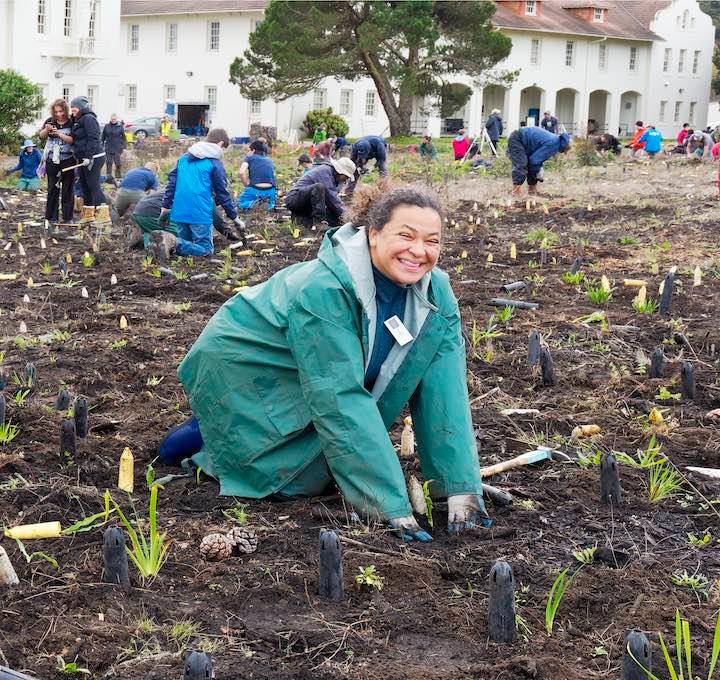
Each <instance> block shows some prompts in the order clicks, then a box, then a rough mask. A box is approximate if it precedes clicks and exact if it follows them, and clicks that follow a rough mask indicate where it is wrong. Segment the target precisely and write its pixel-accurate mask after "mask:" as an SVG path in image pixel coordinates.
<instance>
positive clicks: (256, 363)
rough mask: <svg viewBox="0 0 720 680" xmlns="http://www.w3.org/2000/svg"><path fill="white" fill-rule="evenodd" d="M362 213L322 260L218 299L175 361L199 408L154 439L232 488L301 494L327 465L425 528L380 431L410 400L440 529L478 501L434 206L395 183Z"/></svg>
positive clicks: (350, 487)
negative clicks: (440, 511) (442, 510)
mask: <svg viewBox="0 0 720 680" xmlns="http://www.w3.org/2000/svg"><path fill="white" fill-rule="evenodd" d="M367 225H368V226H367V227H360V228H356V227H354V226H353V225H352V224H345V225H344V226H342V227H340V228H339V229H335V230H331V231H329V232H328V233H327V234H326V236H325V238H324V240H323V243H322V245H321V248H320V251H319V255H318V258H317V259H316V260H313V261H310V262H303V263H300V264H295V265H292V266H290V267H287V268H286V269H283V270H282V271H280V272H278V273H277V274H275V275H274V276H273V277H272V278H270V279H269V280H268V281H265V282H264V283H262V284H260V285H257V286H253V287H252V288H249V289H247V290H245V291H243V292H242V293H240V294H238V295H236V296H235V297H234V298H232V299H231V300H229V301H228V302H226V303H225V304H224V305H223V306H222V307H221V308H220V310H219V311H218V312H217V313H216V314H215V315H214V316H213V318H212V319H211V320H210V321H209V322H208V324H207V326H206V327H205V329H204V330H203V332H202V333H201V335H200V337H199V338H198V339H197V341H196V342H195V344H194V345H193V346H192V348H191V349H190V351H189V352H188V354H187V356H186V357H185V358H184V360H183V361H182V363H181V364H180V367H179V369H178V375H179V377H180V381H181V382H182V384H183V386H184V388H185V391H186V393H187V395H188V398H189V401H190V405H191V407H192V411H193V413H194V418H193V419H191V420H190V421H188V422H187V423H185V424H184V425H182V426H180V427H179V428H177V429H176V430H175V431H173V432H172V433H170V435H168V437H167V438H166V440H165V441H164V442H163V444H162V445H161V447H160V455H161V458H162V459H163V461H164V462H167V463H177V462H179V460H180V459H182V458H184V457H187V456H189V455H192V454H195V455H193V462H194V463H195V464H196V465H198V466H199V467H200V468H202V470H203V471H204V472H206V473H207V474H209V475H211V476H213V477H215V478H216V479H218V480H219V482H220V493H221V494H223V495H228V496H242V497H248V498H264V497H268V496H274V497H281V498H295V497H308V496H314V495H319V494H321V493H322V492H323V490H324V489H325V488H326V487H327V486H328V484H329V483H330V482H332V481H333V480H334V481H335V482H336V483H337V485H338V487H339V488H340V490H341V491H342V493H343V494H344V495H345V497H346V499H347V500H348V501H349V502H350V503H351V504H352V505H353V506H354V507H355V509H356V510H357V511H358V512H363V511H364V512H367V513H369V514H372V515H379V516H380V517H381V518H382V519H384V520H387V521H389V523H390V525H391V526H392V527H393V528H395V529H396V530H397V531H398V532H399V533H400V534H401V535H402V537H403V538H404V539H405V540H408V541H411V540H420V541H429V540H431V536H430V535H429V534H428V533H426V532H425V531H422V530H421V529H420V527H419V526H418V524H417V522H416V521H415V519H414V517H413V514H412V508H411V506H410V503H409V501H408V495H407V490H406V486H405V479H404V477H403V473H402V469H401V467H400V462H399V460H398V456H397V454H396V452H395V449H394V447H393V444H392V442H391V440H390V437H389V435H388V428H389V427H390V426H391V425H392V423H393V422H394V421H395V420H396V419H397V417H398V416H399V415H400V413H401V411H402V409H403V407H404V406H405V405H406V404H409V406H410V411H411V413H412V417H413V423H414V427H415V434H416V440H417V447H418V456H419V458H420V463H421V466H422V471H423V475H424V477H425V479H428V480H432V484H431V493H432V495H433V496H435V497H447V499H448V530H449V532H450V533H458V532H459V531H462V530H464V529H470V528H473V527H475V523H476V522H483V523H484V521H483V518H484V517H487V514H486V512H485V506H484V503H483V499H482V484H481V478H480V463H479V459H478V453H477V448H476V444H475V435H474V432H473V426H472V419H471V414H470V406H469V401H468V393H467V385H466V368H465V344H464V341H463V337H462V332H461V327H460V315H459V311H458V305H457V301H456V299H455V297H454V295H453V292H452V290H451V288H450V283H449V280H448V276H447V274H445V273H444V272H442V271H440V270H439V269H437V268H436V267H435V264H436V263H437V260H438V257H439V255H440V246H441V237H442V217H441V209H440V207H439V205H438V204H437V202H436V201H435V199H434V198H432V197H431V196H429V195H427V194H425V193H423V192H420V191H417V190H415V189H410V188H400V189H395V190H393V191H391V192H389V193H387V194H385V195H384V196H383V197H382V198H381V199H379V200H378V201H376V202H375V203H374V204H373V205H372V207H371V209H370V211H369V213H368V217H367Z"/></svg>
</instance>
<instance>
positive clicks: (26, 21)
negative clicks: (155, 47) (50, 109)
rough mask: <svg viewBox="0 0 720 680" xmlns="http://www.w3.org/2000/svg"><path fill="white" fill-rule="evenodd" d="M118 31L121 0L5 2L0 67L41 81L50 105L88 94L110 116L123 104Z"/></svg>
mask: <svg viewBox="0 0 720 680" xmlns="http://www.w3.org/2000/svg"><path fill="white" fill-rule="evenodd" d="M119 33H120V0H0V68H2V69H8V68H10V69H14V70H16V71H19V72H20V73H22V74H23V75H24V76H26V77H27V78H29V79H30V80H32V81H33V82H35V83H38V84H39V85H40V86H41V87H42V90H43V94H44V96H45V101H46V102H47V104H48V105H49V104H50V102H51V101H52V100H53V99H56V98H57V97H65V98H66V99H67V100H70V99H72V98H73V97H74V96H76V95H79V94H85V95H87V96H88V98H89V99H90V101H91V103H92V104H93V106H94V107H95V108H96V109H97V110H100V111H105V112H107V113H106V115H109V114H110V113H111V112H112V110H113V109H114V108H115V107H117V106H119V105H120V104H121V103H122V100H121V99H120V98H119V97H118V95H119V94H120V92H119V91H118V66H119V64H120V63H121V59H120V57H121V52H120V49H119V47H120V46H119V44H118V42H117V36H118V35H119ZM43 114H44V115H43V118H45V117H46V116H47V115H48V113H47V112H45V111H44V112H43Z"/></svg>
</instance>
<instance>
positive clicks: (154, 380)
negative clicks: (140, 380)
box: [145, 375, 165, 387]
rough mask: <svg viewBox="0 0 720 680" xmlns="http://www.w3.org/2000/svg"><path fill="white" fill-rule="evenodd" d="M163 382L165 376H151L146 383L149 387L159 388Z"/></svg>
mask: <svg viewBox="0 0 720 680" xmlns="http://www.w3.org/2000/svg"><path fill="white" fill-rule="evenodd" d="M163 380H165V376H162V377H160V376H157V375H151V376H150V377H149V378H148V379H147V381H146V383H145V384H146V385H147V386H148V387H157V386H158V385H159V384H160V383H161V382H162V381H163Z"/></svg>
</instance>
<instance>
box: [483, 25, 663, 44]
mask: <svg viewBox="0 0 720 680" xmlns="http://www.w3.org/2000/svg"><path fill="white" fill-rule="evenodd" d="M495 28H502V29H504V30H506V31H530V32H532V33H554V34H556V35H573V36H578V35H579V36H582V37H583V38H598V40H607V39H608V38H612V39H613V40H628V41H630V42H655V41H656V40H664V38H661V37H660V36H659V35H656V36H655V37H653V38H627V37H625V36H621V35H606V36H602V37H601V38H600V37H599V36H598V34H597V33H575V32H574V31H554V30H552V29H550V28H524V27H523V28H521V27H519V26H502V25H500V24H495Z"/></svg>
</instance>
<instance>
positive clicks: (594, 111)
mask: <svg viewBox="0 0 720 680" xmlns="http://www.w3.org/2000/svg"><path fill="white" fill-rule="evenodd" d="M590 120H594V121H595V126H596V131H598V132H607V129H608V122H609V120H610V93H609V92H608V91H607V90H595V91H594V92H591V93H590V100H589V102H588V120H586V121H581V122H580V124H581V126H583V127H584V128H585V129H586V130H587V125H588V121H590Z"/></svg>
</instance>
